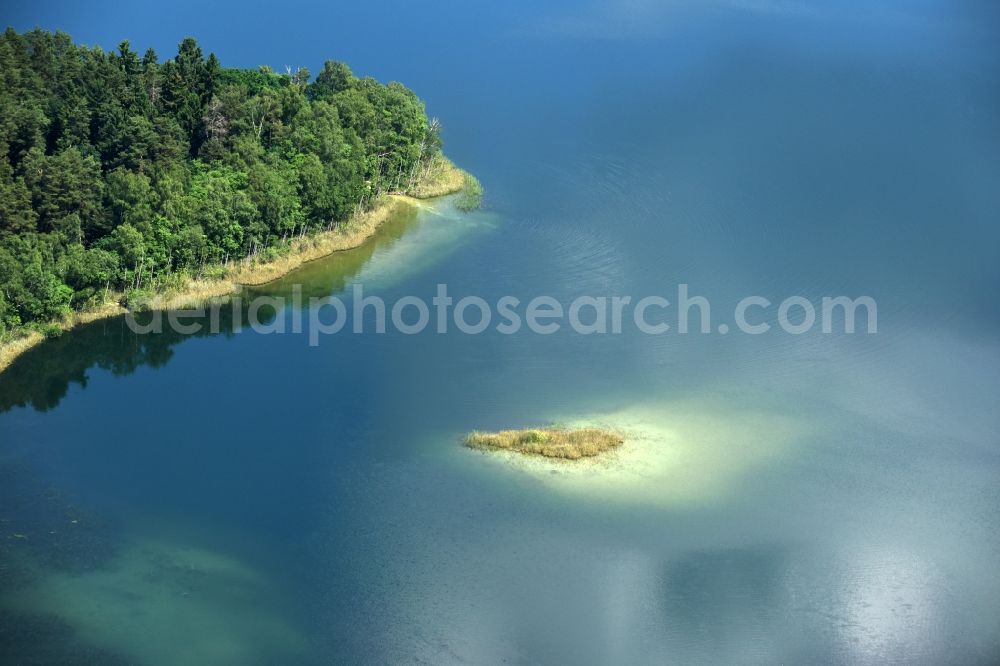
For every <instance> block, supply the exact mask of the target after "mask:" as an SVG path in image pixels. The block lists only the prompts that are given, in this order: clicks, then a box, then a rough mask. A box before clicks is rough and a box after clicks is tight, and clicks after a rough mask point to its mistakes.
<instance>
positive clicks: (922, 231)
mask: <svg viewBox="0 0 1000 666" xmlns="http://www.w3.org/2000/svg"><path fill="white" fill-rule="evenodd" d="M626 7H627V10H626ZM671 7H672V9H669V10H668V9H662V8H661V7H660V5H659V3H655V4H654V3H648V4H647V3H625V4H621V5H620V4H618V3H613V2H608V3H603V2H602V3H595V4H592V5H588V6H586V7H584V8H576V9H572V10H571V9H569V8H560V7H550V8H547V9H544V10H535V8H534V5H532V6H531V11H526V12H522V13H520V14H518V13H517V12H512V15H517V16H519V17H520V18H518V19H517V20H514V19H511V18H509V17H507V16H506V13H505V15H504V17H503V18H500V17H495V18H496V20H487V19H486V18H484V17H482V16H481V15H478V14H476V15H469V16H464V17H457V18H456V22H457V25H459V26H461V28H462V29H461V30H460V31H458V32H453V28H451V27H448V26H444V25H441V26H424V27H425V28H426V30H428V31H431V34H435V35H438V36H440V37H441V38H442V44H443V45H437V46H428V45H426V44H425V43H423V42H419V41H410V40H411V39H413V38H409V37H407V36H405V35H402V34H401V33H400V40H401V41H400V42H399V44H398V46H397V48H396V49H395V50H393V49H389V50H388V51H387V50H386V49H375V48H374V47H371V46H368V45H363V44H361V42H360V40H361V37H358V36H355V37H353V38H352V37H351V35H350V34H348V32H349V31H347V32H344V34H342V35H341V37H342V38H343V40H344V44H345V46H344V48H345V49H346V51H347V52H346V53H345V54H344V57H345V58H347V59H349V60H350V61H351V62H352V63H357V65H356V66H357V68H358V69H363V63H365V62H370V63H371V67H373V68H375V73H377V74H378V75H379V76H384V77H385V78H398V79H400V80H403V81H405V82H406V83H407V84H408V85H411V86H412V87H414V88H415V89H416V90H418V91H419V92H420V94H421V95H423V96H424V97H425V98H426V99H427V100H428V104H429V107H430V110H431V111H432V113H435V114H438V115H440V116H442V118H443V120H444V122H445V126H446V128H447V132H448V133H447V136H446V139H447V141H448V146H449V152H450V153H451V154H452V156H453V157H455V159H456V160H457V161H458V162H459V163H460V164H462V165H463V166H466V167H467V168H469V169H470V170H472V171H473V172H475V173H476V174H477V175H478V176H479V177H480V179H481V180H482V181H483V183H484V185H485V187H486V189H487V192H488V196H487V202H486V203H487V206H486V209H485V210H483V211H480V212H476V213H472V214H462V213H459V212H457V211H456V210H454V208H453V207H452V206H451V204H450V203H449V202H448V201H439V202H436V203H435V204H434V205H433V207H432V208H430V209H423V210H421V211H420V212H417V213H407V214H402V215H400V216H398V218H396V219H394V220H393V221H392V222H391V223H390V224H388V225H387V226H386V228H385V229H384V230H383V232H381V233H380V234H379V235H378V236H377V237H376V238H374V239H372V240H371V241H370V242H369V243H367V244H366V245H365V246H363V247H361V248H359V249H357V250H354V251H351V252H347V253H342V254H340V255H336V256H334V257H331V258H329V259H325V260H321V261H317V262H313V263H311V264H308V265H307V266H305V267H304V268H303V269H301V270H300V271H298V272H297V273H295V274H293V275H291V276H289V277H288V278H286V279H284V280H282V281H280V282H278V283H274V284H272V285H269V286H267V287H266V288H264V289H260V290H256V292H255V293H269V294H275V295H287V294H288V293H289V292H290V289H291V285H292V284H293V283H296V282H297V283H301V284H303V285H304V287H303V292H304V294H305V295H306V296H309V295H317V296H318V295H326V294H340V295H342V296H343V297H344V298H345V299H347V300H348V302H349V300H350V299H349V291H348V292H346V293H345V290H346V289H348V287H349V286H350V285H351V284H354V283H362V284H364V286H365V291H366V293H373V294H378V295H381V296H383V297H384V298H386V300H387V301H390V302H391V301H392V300H394V299H396V298H398V297H400V296H403V295H410V294H412V295H417V296H421V297H423V298H426V299H430V297H431V296H433V295H434V293H435V286H436V285H437V284H438V283H446V284H448V285H449V289H450V291H451V293H452V294H453V295H454V296H455V297H456V298H458V297H460V296H463V295H478V296H481V297H483V298H485V299H486V300H487V301H490V302H494V301H495V300H496V299H497V298H498V297H500V296H502V295H508V294H510V295H515V296H517V297H519V298H521V299H522V300H523V301H527V300H528V299H530V298H532V297H533V296H536V295H539V294H547V295H552V296H555V297H557V298H559V299H560V300H562V301H563V302H569V301H570V300H572V298H574V297H575V296H578V295H582V294H587V295H595V296H599V295H609V296H610V295H618V294H629V295H634V296H636V297H640V296H645V295H649V294H661V295H664V296H666V297H667V298H669V299H670V300H674V296H675V295H676V286H677V284H678V283H687V284H689V285H690V287H691V291H692V293H694V294H699V295H704V296H706V297H708V298H709V299H710V300H711V303H712V317H713V322H716V321H718V322H722V321H727V317H729V318H731V314H730V313H731V312H732V308H733V305H734V304H735V302H736V300H738V299H739V298H741V297H743V296H746V295H751V294H761V295H764V296H766V297H767V298H769V299H770V300H771V301H772V302H774V303H777V302H779V301H780V300H781V299H783V298H785V297H787V296H790V295H803V296H806V297H807V298H810V299H813V300H817V299H819V298H820V297H821V296H824V295H831V296H836V295H841V294H843V295H848V296H851V297H854V296H858V295H862V294H867V295H871V296H872V297H873V298H875V299H876V301H877V303H878V318H879V321H878V324H879V328H878V333H877V334H875V335H866V334H863V333H862V334H855V335H844V334H837V333H834V334H822V333H821V332H820V331H819V329H818V328H817V329H816V330H814V331H812V332H809V333H806V334H804V335H800V336H795V335H789V334H785V333H783V332H781V331H777V330H774V331H771V332H769V333H767V334H765V335H761V336H748V335H740V334H737V333H731V334H729V335H720V334H717V333H713V334H711V335H700V334H687V335H680V334H666V335H663V336H647V335H643V334H641V333H639V332H637V331H635V330H630V329H628V328H627V329H626V331H625V332H623V333H622V334H620V335H592V336H580V335H575V334H573V333H571V332H569V331H566V330H563V331H560V332H558V333H556V334H554V335H551V336H541V335H534V334H530V333H523V334H518V335H513V336H505V335H501V334H499V333H496V332H495V331H490V332H487V333H484V334H483V335H478V336H467V335H461V334H459V333H457V332H455V331H452V332H451V333H449V334H447V335H437V334H434V333H433V332H431V331H428V332H426V333H423V334H420V335H413V336H409V335H402V334H400V333H394V332H391V331H390V332H389V333H386V334H384V335H378V334H374V333H368V334H364V335H354V334H348V333H341V334H338V335H334V336H328V337H325V338H323V339H322V340H321V343H320V345H319V346H318V347H315V348H313V347H310V346H309V345H308V339H307V336H306V335H304V334H303V335H262V334H259V333H255V332H254V331H252V330H248V329H244V330H242V331H234V330H231V327H229V326H226V325H223V331H224V334H219V335H199V336H192V337H185V336H179V335H162V336H152V337H149V338H142V337H136V336H134V335H132V334H131V333H129V332H128V331H127V329H126V328H125V327H124V324H123V322H122V321H120V320H109V321H106V322H98V323H96V324H94V325H91V326H88V327H84V328H81V329H79V330H77V331H74V332H72V333H70V334H68V335H66V336H64V337H63V338H61V339H59V340H57V341H54V342H51V343H46V344H45V345H43V346H41V347H39V348H38V349H36V350H34V351H32V352H30V353H29V354H27V355H25V356H24V357H23V358H22V359H21V360H20V361H19V362H18V364H17V365H16V366H14V367H13V368H12V369H11V371H10V372H9V373H5V374H4V375H0V408H2V409H3V413H0V479H3V481H4V483H3V484H2V485H0V520H2V521H3V522H0V566H2V567H3V568H2V569H0V645H3V646H4V647H3V648H0V649H4V650H7V651H8V652H7V654H8V655H11V654H12V655H15V656H21V655H26V654H34V655H36V656H37V655H42V656H44V657H47V658H48V661H56V660H58V659H59V658H64V657H66V655H76V656H77V657H78V658H80V659H84V660H90V661H92V662H94V663H115V660H116V659H117V660H119V661H120V662H121V663H144V664H175V663H192V660H194V661H199V662H203V663H216V664H226V663H231V664H247V663H329V662H330V661H331V660H332V661H347V662H358V661H362V662H393V663H398V662H413V661H417V662H429V663H495V662H499V661H501V660H503V659H506V661H508V662H512V663H519V662H524V663H539V662H543V663H580V664H586V663H595V664H596V663H664V662H675V663H711V664H715V663H777V662H784V663H831V662H832V663H883V662H887V661H888V662H908V663H927V664H941V663H992V662H995V661H996V659H997V658H998V655H1000V624H998V618H1000V602H998V601H997V600H998V599H1000V574H998V573H997V568H996V560H997V556H998V554H1000V543H998V542H1000V536H998V535H1000V497H998V484H997V479H998V478H1000V455H998V454H1000V437H998V432H1000V416H998V414H1000V412H998V410H997V409H996V406H997V405H996V402H997V395H998V390H1000V335H998V330H1000V329H998V324H1000V317H998V310H997V307H996V303H995V299H996V294H997V288H998V287H1000V268H998V267H1000V261H998V259H1000V257H998V252H997V248H998V247H1000V245H998V241H1000V231H998V230H997V228H996V220H997V219H1000V189H998V188H997V187H996V184H997V183H998V182H1000V158H998V156H1000V131H998V130H1000V95H998V88H997V86H996V82H997V81H998V80H1000V79H998V75H1000V58H998V51H997V47H996V44H997V43H1000V41H998V40H997V39H996V37H997V35H996V32H997V26H1000V21H997V20H996V19H997V16H996V10H995V9H992V8H991V7H990V6H989V4H988V3H979V4H976V3H965V4H961V5H955V4H953V3H933V2H924V3H918V4H913V3H899V4H890V5H882V6H881V8H880V9H877V10H876V9H870V8H869V7H868V5H867V3H865V4H861V3H859V4H856V5H853V6H852V5H847V6H846V7H845V5H843V4H842V3H838V4H836V5H832V4H830V5H809V9H808V10H807V9H806V6H804V5H800V4H798V3H753V2H751V3H737V4H733V5H729V4H724V3H720V4H717V5H712V6H710V7H708V8H699V9H694V8H691V7H689V6H688V5H687V4H684V3H680V4H676V5H671ZM515 9H516V8H515ZM396 10H397V11H400V12H404V16H403V17H401V19H400V21H398V23H399V24H400V25H406V24H407V21H405V20H403V19H405V18H406V16H405V12H406V11H408V10H406V9H405V8H402V7H400V8H396ZM351 11H355V12H359V16H358V17H355V18H364V17H363V16H361V15H360V14H361V13H363V12H364V11H366V10H363V9H355V10H351ZM367 11H370V12H374V11H375V10H374V9H369V10H367ZM487 18H489V17H487ZM73 20H78V21H83V20H84V19H82V18H79V19H73ZM122 20H123V21H126V22H127V21H129V20H132V19H131V18H130V17H129V15H126V16H125V17H124V18H123V19H122ZM276 20H283V19H276ZM140 25H141V24H140V23H138V22H136V25H135V29H134V30H132V32H131V33H130V35H133V41H134V42H137V43H138V42H142V41H143V40H142V32H141V28H140ZM418 25H423V24H422V23H418ZM449 25H452V24H451V23H449ZM64 27H66V28H67V29H69V31H70V32H71V33H72V34H74V36H75V37H78V38H80V39H81V40H83V41H88V39H90V40H91V41H94V40H96V39H110V38H105V37H103V36H102V34H103V33H102V34H101V35H97V36H95V37H88V35H87V34H80V35H78V34H77V33H78V31H77V30H74V29H73V26H71V25H66V26H64ZM123 29H124V28H123ZM249 29H250V28H248V30H249ZM300 29H301V30H307V28H300ZM396 29H397V28H392V30H396ZM81 30H84V33H85V30H86V25H85V24H81ZM214 30H216V29H215V28H210V27H206V32H207V33H208V34H205V35H204V36H202V35H201V34H199V38H200V39H202V40H203V41H204V42H211V40H212V35H213V31H214ZM219 30H221V28H220V29H219ZM399 30H401V28H399ZM434 31H438V32H434ZM95 34H96V33H95ZM393 34H396V33H393ZM445 38H447V39H445ZM352 39H353V41H352ZM175 41H176V40H175ZM109 43H117V42H116V41H114V42H109ZM222 43H223V44H225V41H223V42H222ZM303 43H305V40H304V41H303ZM231 48H233V49H236V48H237V47H236V46H232V47H231ZM303 48H307V49H308V48H318V47H313V46H303ZM421 49H423V50H421ZM286 50H287V49H286ZM219 51H220V56H222V59H223V61H224V62H227V61H228V59H227V57H226V55H227V54H226V51H225V49H224V48H219ZM324 55H327V53H326V52H323V53H320V54H319V55H317V56H316V57H317V58H319V57H321V56H324ZM274 57H275V58H280V57H284V56H283V55H282V56H277V55H276V56H274ZM303 57H313V56H310V55H307V56H303ZM242 64H246V65H255V64H258V63H256V62H247V63H242ZM442 64H447V66H444V67H442V66H440V65H442ZM281 316H284V317H291V316H292V313H291V312H284V313H282V315H281ZM862 330H863V329H862ZM551 422H558V423H576V422H596V423H602V424H611V425H614V426H615V427H619V428H621V429H623V430H625V431H627V432H629V433H631V434H633V435H634V437H633V438H631V439H630V440H629V442H628V444H627V445H626V447H625V449H623V450H622V451H621V452H620V454H619V455H618V456H616V457H615V458H614V459H613V460H611V461H607V462H603V463H595V464H586V465H583V466H577V467H572V468H569V467H567V466H565V465H555V464H552V463H540V462H537V461H524V460H505V459H503V458H500V457H494V456H489V455H483V454H480V453H477V452H471V451H467V450H465V449H464V448H462V447H461V446H460V444H459V442H460V438H461V435H462V434H463V433H465V432H467V431H469V430H471V429H476V428H478V429H495V428H501V427H518V426H524V425H532V424H544V423H551ZM74 521H75V522H74ZM41 645H44V650H45V652H39V650H41V648H40V647H39V646H41ZM0 656H3V653H0ZM2 660H3V659H0V661H2ZM43 661H44V660H43Z"/></svg>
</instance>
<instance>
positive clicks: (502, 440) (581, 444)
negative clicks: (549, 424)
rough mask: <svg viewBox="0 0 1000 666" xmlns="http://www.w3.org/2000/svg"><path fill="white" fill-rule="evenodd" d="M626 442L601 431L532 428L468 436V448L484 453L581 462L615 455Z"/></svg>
mask: <svg viewBox="0 0 1000 666" xmlns="http://www.w3.org/2000/svg"><path fill="white" fill-rule="evenodd" d="M624 442H625V438H624V437H622V435H621V434H619V433H617V432H615V431H613V430H604V429H602V428H577V429H573V430H569V429H565V430H564V429H561V428H529V429H525V430H500V431H498V432H479V431H474V432H472V433H469V434H468V435H467V436H466V438H465V445H466V446H467V447H469V448H470V449H478V450H481V451H513V452H515V453H523V454H525V455H533V456H544V457H546V458H563V459H566V460H579V459H581V458H593V457H596V456H599V455H601V454H602V453H606V452H608V451H612V450H614V449H616V448H618V447H619V446H621V445H622V444H623V443H624Z"/></svg>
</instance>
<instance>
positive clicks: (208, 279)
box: [0, 157, 478, 373]
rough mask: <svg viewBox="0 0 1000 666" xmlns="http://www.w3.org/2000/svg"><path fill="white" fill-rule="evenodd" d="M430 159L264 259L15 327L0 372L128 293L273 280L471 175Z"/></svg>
mask: <svg viewBox="0 0 1000 666" xmlns="http://www.w3.org/2000/svg"><path fill="white" fill-rule="evenodd" d="M433 162H434V166H433V169H432V170H431V171H429V172H427V173H425V174H423V175H422V177H421V179H420V180H419V181H418V182H417V184H416V185H415V186H414V187H412V188H409V189H408V190H407V191H406V192H405V193H400V194H388V195H384V196H383V197H382V198H380V199H379V200H378V201H377V202H376V203H375V205H374V207H372V208H371V209H370V210H367V211H361V212H358V213H356V214H355V215H353V216H352V217H351V219H350V220H347V221H346V222H343V223H341V224H339V225H337V226H336V227H335V228H334V229H333V230H331V231H323V232H320V233H316V234H310V235H307V236H301V237H298V238H294V239H292V240H291V241H288V242H286V243H285V244H284V245H283V246H281V247H279V248H275V250H274V251H273V252H272V253H271V256H269V257H268V258H267V259H252V260H242V261H239V262H233V263H230V264H228V265H226V266H213V267H210V268H208V269H207V270H205V271H204V272H203V275H202V276H200V277H195V276H189V275H184V274H177V275H174V276H172V278H173V279H172V280H171V281H170V283H169V284H168V285H166V286H163V287H161V288H160V289H159V290H157V291H154V292H151V293H142V294H135V293H131V294H125V293H119V292H109V293H107V294H106V295H105V298H104V301H103V302H102V303H101V304H99V305H95V306H93V307H90V308H87V309H84V310H80V311H77V312H71V313H68V314H66V315H65V316H64V317H62V318H60V319H56V320H52V321H49V322H46V323H45V324H41V325H38V324H35V325H32V326H30V327H22V328H20V329H15V330H14V331H11V332H10V333H8V334H7V335H6V336H5V337H4V338H3V339H0V373H2V372H3V371H4V370H6V369H7V367H9V366H10V364H11V363H13V362H14V359H16V358H17V357H18V356H20V355H21V354H23V353H24V352H26V351H27V350H29V349H31V348H32V347H34V346H36V345H38V344H40V343H41V342H43V341H44V340H45V339H46V338H47V337H50V336H54V335H59V334H61V333H62V332H63V331H67V330H69V329H71V328H73V327H74V326H78V325H80V324H86V323H89V322H92V321H96V320H98V319H104V318H107V317H114V316H116V315H120V314H123V313H125V312H126V308H125V304H127V303H128V302H130V299H132V300H141V302H142V308H143V309H146V310H172V309H180V308H186V307H194V306H198V305H200V304H202V303H204V302H205V301H207V300H208V299H210V298H216V297H219V296H227V295H229V294H232V293H234V292H235V291H236V290H238V289H239V288H240V287H241V286H243V285H247V286H259V285H263V284H266V283H268V282H271V281H272V280H277V279H278V278H280V277H282V276H284V275H286V274H287V273H289V272H291V271H293V270H295V269H296V268H298V267H299V266H301V265H302V264H304V263H306V262H308V261H313V260H315V259H320V258H322V257H325V256H327V255H330V254H333V253H334V252H339V251H341V250H349V249H351V248H355V247H357V246H359V245H361V244H362V243H363V242H364V241H365V240H366V239H368V238H369V237H370V236H371V235H372V234H374V233H375V232H376V231H377V230H378V228H379V226H381V224H382V223H383V222H385V221H386V220H387V219H388V218H389V217H390V216H391V215H392V214H393V213H394V212H395V211H396V210H397V209H398V207H399V206H407V205H415V204H417V203H419V202H417V201H416V200H417V199H430V198H433V197H439V196H444V195H446V194H454V193H456V192H462V191H463V189H464V188H465V187H466V183H467V182H468V180H467V179H468V178H472V176H470V175H469V174H468V173H466V172H465V171H463V170H462V169H459V168H458V167H456V166H455V165H454V164H452V163H451V161H450V160H448V159H447V158H445V157H441V158H440V160H434V161H433ZM477 183H478V181H477ZM463 196H464V195H463ZM137 296H138V297H140V298H137Z"/></svg>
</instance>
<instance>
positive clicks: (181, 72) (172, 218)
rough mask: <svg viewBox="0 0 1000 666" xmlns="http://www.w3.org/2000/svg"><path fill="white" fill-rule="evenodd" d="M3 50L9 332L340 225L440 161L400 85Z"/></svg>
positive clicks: (30, 37)
mask: <svg viewBox="0 0 1000 666" xmlns="http://www.w3.org/2000/svg"><path fill="white" fill-rule="evenodd" d="M311 79H312V77H311V76H310V74H309V72H308V71H306V70H303V69H300V70H298V71H295V72H288V73H285V74H280V73H276V72H274V71H272V70H270V69H269V68H267V67H261V68H260V69H259V70H241V69H230V68H223V67H222V66H221V65H220V63H219V61H218V59H217V58H216V57H215V55H214V54H210V55H208V56H207V57H205V55H204V53H203V52H202V50H201V48H200V47H199V46H198V44H197V43H196V42H195V40H194V39H191V38H188V39H185V40H184V41H183V42H181V44H180V46H179V48H178V52H177V55H176V56H175V57H174V58H173V59H170V60H166V61H163V62H161V61H160V59H159V58H158V56H157V54H156V53H155V52H154V51H153V50H152V49H149V50H147V51H146V52H145V53H144V54H142V55H139V53H137V52H136V51H133V50H132V48H131V46H130V45H129V43H128V42H122V43H121V44H120V45H119V47H118V50H117V51H113V52H105V51H103V50H101V49H100V48H89V47H86V46H82V45H77V44H74V43H73V42H72V40H71V39H70V37H69V36H68V35H66V34H63V33H49V32H44V31H41V30H34V31H32V32H28V33H25V34H18V33H16V32H15V31H13V30H11V29H8V30H7V31H6V32H5V33H4V34H3V35H2V36H0V153H2V156H3V157H2V158H0V285H2V289H0V334H2V333H3V332H4V331H6V330H10V329H11V328H12V327H15V326H17V325H19V324H25V323H29V322H36V321H44V320H48V319H51V318H53V317H57V316H59V315H61V314H64V313H65V312H67V311H68V310H69V309H71V308H76V309H79V308H83V307H85V306H87V305H88V304H90V303H93V302H95V301H96V300H99V299H100V298H102V295H103V294H105V293H108V292H109V291H118V290H120V291H124V290H129V289H143V288H146V287H148V286H150V285H152V284H154V283H157V282H159V281H160V280H162V279H164V277H165V276H170V275H177V274H179V273H183V272H185V271H186V272H190V273H195V272H198V271H200V270H202V269H203V268H204V267H205V266H211V265H217V264H219V263H222V262H226V261H232V260H235V259H238V258H243V257H247V256H250V255H254V254H256V253H259V252H261V251H262V250H264V249H265V248H272V247H274V246H275V245H276V244H277V243H279V241H281V240H282V239H284V238H288V237H290V236H292V235H295V234H302V233H305V232H308V231H310V230H318V229H323V228H329V227H330V226H331V225H332V224H334V223H335V222H336V221H339V220H344V219H346V218H347V217H349V216H350V214H351V213H352V211H353V210H355V209H356V208H357V207H364V206H367V205H370V204H371V202H372V201H373V200H374V199H375V198H376V197H377V196H378V195H379V194H380V193H381V192H382V191H385V190H390V189H405V188H406V186H407V183H408V181H410V182H412V179H413V178H415V175H416V174H417V173H418V171H419V169H420V166H421V165H422V164H425V163H426V162H427V161H429V160H430V159H432V158H433V157H435V156H436V155H437V154H438V152H439V151H440V139H439V131H438V126H437V124H436V123H431V122H429V121H428V119H427V116H426V113H425V110H424V106H423V104H422V103H421V101H420V100H419V99H418V98H417V97H416V95H414V93H413V92H411V91H410V90H408V89H407V88H405V87H404V86H402V85H401V84H399V83H389V84H387V85H383V84H381V83H379V82H378V81H375V80H374V79H372V78H358V77H355V76H354V75H353V74H352V73H351V70H350V69H349V68H348V67H347V66H346V65H345V64H343V63H339V62H332V61H328V62H327V63H326V64H325V65H324V67H323V70H322V71H321V72H320V73H319V74H318V75H317V76H316V77H315V79H314V80H311Z"/></svg>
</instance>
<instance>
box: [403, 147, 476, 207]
mask: <svg viewBox="0 0 1000 666" xmlns="http://www.w3.org/2000/svg"><path fill="white" fill-rule="evenodd" d="M465 178H466V173H465V171H463V170H462V169H459V168H458V167H457V166H455V165H454V164H453V163H452V161H451V160H449V159H448V158H447V157H445V156H444V155H436V156H435V157H434V158H433V159H432V160H431V161H430V164H428V165H427V167H426V168H425V169H424V171H423V173H421V174H420V179H419V181H418V182H417V184H416V185H414V186H413V187H410V188H409V189H408V190H407V191H406V193H407V194H409V195H410V196H412V197H415V198H417V199H430V198H432V197H440V196H444V195H445V194H454V193H455V192H458V191H459V190H461V189H462V188H463V187H465Z"/></svg>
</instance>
